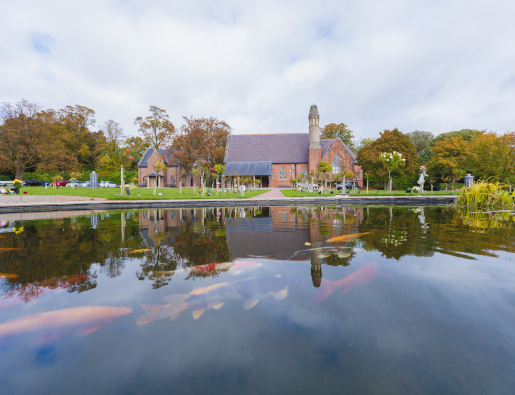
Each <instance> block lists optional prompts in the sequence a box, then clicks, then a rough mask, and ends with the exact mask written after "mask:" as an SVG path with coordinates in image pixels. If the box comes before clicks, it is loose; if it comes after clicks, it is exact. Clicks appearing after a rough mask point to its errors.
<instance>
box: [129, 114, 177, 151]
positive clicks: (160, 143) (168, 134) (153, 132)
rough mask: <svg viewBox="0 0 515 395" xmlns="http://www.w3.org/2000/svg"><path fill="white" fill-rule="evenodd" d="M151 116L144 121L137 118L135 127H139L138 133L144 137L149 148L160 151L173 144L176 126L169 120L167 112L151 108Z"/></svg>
mask: <svg viewBox="0 0 515 395" xmlns="http://www.w3.org/2000/svg"><path fill="white" fill-rule="evenodd" d="M149 111H150V115H149V116H148V117H146V118H145V119H143V117H137V118H136V119H135V120H134V125H137V126H138V132H140V133H141V134H142V135H143V139H144V140H145V142H146V143H147V144H148V146H149V148H152V149H160V148H165V147H168V146H169V145H171V144H172V141H173V136H174V133H175V126H173V124H172V122H170V121H169V120H168V114H167V113H166V111H165V110H163V109H161V108H159V107H156V106H150V110H149Z"/></svg>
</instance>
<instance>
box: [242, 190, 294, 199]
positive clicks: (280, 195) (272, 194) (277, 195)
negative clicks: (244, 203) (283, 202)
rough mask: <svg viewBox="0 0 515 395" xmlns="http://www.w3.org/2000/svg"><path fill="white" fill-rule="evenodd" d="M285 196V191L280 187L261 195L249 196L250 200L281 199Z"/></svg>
mask: <svg viewBox="0 0 515 395" xmlns="http://www.w3.org/2000/svg"><path fill="white" fill-rule="evenodd" d="M283 197H285V196H284V195H283V193H282V192H281V191H280V190H279V189H272V190H271V191H268V192H265V193H262V194H261V195H257V196H253V197H251V198H249V200H258V199H278V198H279V199H280V198H283Z"/></svg>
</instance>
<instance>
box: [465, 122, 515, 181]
mask: <svg viewBox="0 0 515 395" xmlns="http://www.w3.org/2000/svg"><path fill="white" fill-rule="evenodd" d="M469 148H470V152H471V154H472V155H471V156H470V160H469V162H468V163H469V170H470V171H472V172H473V174H474V175H475V176H476V177H477V178H478V179H479V178H481V179H484V180H486V179H489V178H491V179H492V180H495V181H501V182H506V181H508V180H509V179H511V178H513V177H514V176H515V132H511V133H506V134H504V135H501V136H498V135H497V134H496V133H493V132H490V133H479V135H478V136H477V137H476V138H475V139H474V140H472V141H471V143H470V147H469Z"/></svg>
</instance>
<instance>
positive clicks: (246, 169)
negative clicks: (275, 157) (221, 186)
mask: <svg viewBox="0 0 515 395" xmlns="http://www.w3.org/2000/svg"><path fill="white" fill-rule="evenodd" d="M224 174H225V175H226V176H228V175H232V174H236V175H239V176H271V175H272V162H228V163H227V166H226V167H225V173H224Z"/></svg>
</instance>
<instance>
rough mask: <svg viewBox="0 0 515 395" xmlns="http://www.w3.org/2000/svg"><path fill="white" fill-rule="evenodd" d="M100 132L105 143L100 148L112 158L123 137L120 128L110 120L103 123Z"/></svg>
mask: <svg viewBox="0 0 515 395" xmlns="http://www.w3.org/2000/svg"><path fill="white" fill-rule="evenodd" d="M100 131H101V132H102V133H103V134H104V136H105V142H104V144H103V147H102V148H103V151H104V153H107V154H108V155H112V156H114V155H115V153H116V151H117V150H118V148H120V145H121V143H122V139H123V138H124V137H125V136H124V135H123V129H122V127H121V126H120V124H119V123H118V122H116V121H113V120H112V119H110V120H108V121H106V122H105V123H104V125H103V126H102V127H101V128H100Z"/></svg>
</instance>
